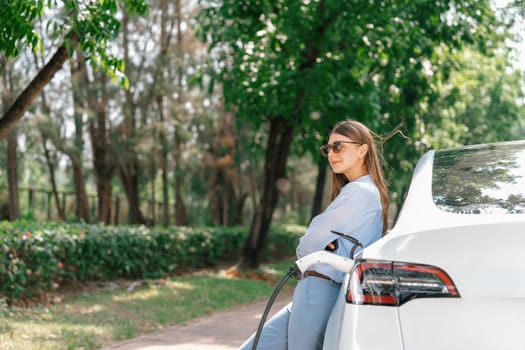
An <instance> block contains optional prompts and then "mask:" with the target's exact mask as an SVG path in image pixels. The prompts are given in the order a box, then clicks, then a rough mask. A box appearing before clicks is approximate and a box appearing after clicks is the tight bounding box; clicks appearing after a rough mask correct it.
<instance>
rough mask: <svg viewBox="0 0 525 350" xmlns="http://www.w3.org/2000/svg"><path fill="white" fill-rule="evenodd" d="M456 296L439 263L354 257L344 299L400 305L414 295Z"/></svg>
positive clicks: (360, 302)
mask: <svg viewBox="0 0 525 350" xmlns="http://www.w3.org/2000/svg"><path fill="white" fill-rule="evenodd" d="M443 297H445V298H457V297H459V292H458V290H457V288H456V286H455V284H454V282H453V281H452V279H451V278H450V277H449V275H448V274H447V273H446V272H445V271H443V270H441V269H440V268H438V267H435V266H430V265H421V264H411V263H402V262H392V261H378V260H361V261H357V262H356V264H355V265H354V269H353V270H352V274H351V276H350V283H349V285H348V290H347V293H346V301H347V302H349V303H352V304H365V305H366V304H368V305H386V306H400V305H403V304H404V303H406V302H407V301H409V300H412V299H417V298H443Z"/></svg>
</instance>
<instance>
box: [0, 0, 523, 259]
mask: <svg viewBox="0 0 525 350" xmlns="http://www.w3.org/2000/svg"><path fill="white" fill-rule="evenodd" d="M2 8H3V9H5V11H4V10H3V11H2V13H1V14H0V27H1V29H2V30H1V31H0V33H1V38H0V39H1V41H0V50H1V57H0V72H1V76H2V78H1V82H0V94H1V96H2V103H1V110H2V114H3V115H2V118H1V119H0V137H2V138H3V139H2V140H1V142H0V219H7V220H11V221H13V220H17V219H27V220H35V221H54V220H65V221H83V222H86V223H103V224H106V225H118V224H131V225H135V224H145V225H163V226H173V225H176V226H194V227H197V226H249V227H250V232H249V236H248V238H247V241H246V243H245V245H244V251H243V258H244V262H245V263H247V264H248V265H251V266H257V265H258V264H259V262H260V260H261V254H262V251H263V248H264V246H265V245H266V242H267V236H268V233H269V227H270V225H271V223H272V222H274V223H299V224H307V223H308V221H309V220H310V218H311V217H312V216H313V215H315V214H316V213H318V212H319V211H320V210H321V209H322V208H323V206H324V205H325V204H326V197H327V192H328V191H327V188H328V186H329V184H328V183H329V181H327V174H328V173H327V162H326V159H324V158H323V157H321V155H320V153H319V146H320V145H321V144H322V143H324V141H325V138H326V134H327V132H328V130H329V128H330V127H331V126H333V125H334V124H335V123H336V122H338V121H340V120H344V119H348V118H352V119H357V120H359V121H362V122H363V123H365V124H366V125H368V126H369V127H370V128H371V129H372V130H374V131H375V132H376V133H377V134H378V135H380V136H381V138H380V139H378V142H379V144H380V146H381V148H382V151H383V154H384V158H385V167H384V169H385V174H386V177H387V180H388V183H389V187H390V194H391V200H392V203H393V204H394V205H393V211H392V217H393V218H395V210H396V209H397V208H398V207H399V205H400V204H401V203H402V199H403V196H404V194H405V192H406V191H407V187H408V184H409V180H410V176H411V172H412V170H413V167H414V165H415V163H416V161H417V159H418V158H419V156H421V155H422V154H423V153H424V152H425V151H427V150H429V149H431V148H434V149H435V148H443V147H451V146H457V145H464V144H475V143H482V142H494V141H506V140H517V139H524V138H525V118H524V117H523V115H524V113H523V112H524V108H525V107H524V103H523V102H524V100H523V97H524V95H523V94H524V83H525V80H524V75H523V71H522V70H521V69H520V68H519V66H518V65H517V62H516V51H515V47H516V46H515V43H517V42H520V41H521V37H520V35H519V34H520V33H521V31H520V30H522V29H523V28H522V23H523V22H522V19H523V14H524V12H525V3H524V2H523V1H521V0H518V1H511V2H508V3H506V4H505V6H500V5H498V4H497V3H491V2H489V1H485V0H477V1H472V0H469V1H462V0H459V1H448V0H438V1H423V0H417V1H414V0H412V1H405V0H393V1H389V2H382V1H375V0H370V1H363V0H355V1H350V0H347V1H341V0H302V1H299V0H276V1H266V0H243V1H241V0H224V1H214V0H201V1H192V0H173V1H168V0H148V1H141V0H133V1H131V0H130V1H117V0H113V1H80V0H62V1H58V0H54V1H43V0H40V1H22V0H18V1H7V2H6V3H5V4H4V3H3V2H2ZM46 79H47V80H46Z"/></svg>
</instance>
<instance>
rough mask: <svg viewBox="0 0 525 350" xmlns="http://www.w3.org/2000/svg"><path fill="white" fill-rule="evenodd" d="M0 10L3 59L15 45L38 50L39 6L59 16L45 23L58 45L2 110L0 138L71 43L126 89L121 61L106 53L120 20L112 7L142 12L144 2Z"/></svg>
mask: <svg viewBox="0 0 525 350" xmlns="http://www.w3.org/2000/svg"><path fill="white" fill-rule="evenodd" d="M1 6H2V12H1V14H0V53H1V54H5V55H6V57H16V56H17V55H18V54H19V51H20V47H24V46H30V47H31V48H33V49H37V50H38V49H42V45H41V38H40V36H39V34H38V33H37V32H36V30H35V29H34V21H35V20H36V19H37V18H42V17H43V15H44V8H46V7H47V8H49V9H53V10H56V11H58V12H62V16H61V18H60V20H57V21H56V22H55V21H50V22H49V24H50V27H52V28H53V33H52V35H53V36H54V37H58V38H59V41H60V42H61V44H60V45H59V46H58V48H57V49H56V51H55V53H54V54H53V55H52V57H51V59H50V60H49V61H48V62H47V63H46V64H45V65H44V67H43V68H42V69H41V70H40V71H39V72H38V74H37V75H36V77H35V78H34V79H33V80H32V81H31V82H30V83H29V85H28V86H27V87H26V88H25V89H24V90H23V91H22V92H21V93H20V94H19V95H18V97H17V98H16V99H15V100H14V102H13V103H12V104H11V106H10V107H9V108H8V109H7V110H5V111H4V113H3V115H2V117H1V118H0V139H2V138H4V137H5V136H7V134H8V133H9V131H10V130H11V129H12V128H14V126H15V125H16V124H17V122H18V121H19V120H20V119H21V118H22V116H23V115H24V113H25V111H27V109H28V108H29V107H30V106H31V104H32V102H33V100H34V99H35V98H36V97H37V96H39V95H40V93H41V92H42V90H43V89H44V87H45V86H46V85H47V83H49V81H50V80H51V79H52V78H53V76H54V75H55V73H56V72H57V71H58V70H59V69H60V68H61V67H62V65H63V64H64V62H66V60H67V58H68V57H69V56H70V54H71V53H72V52H73V51H74V49H75V47H77V45H79V47H80V48H81V49H82V51H83V52H84V54H85V55H86V58H87V59H88V60H89V61H90V62H92V63H93V64H94V65H95V66H98V67H100V68H102V69H103V70H104V71H105V72H106V73H107V74H109V76H110V77H112V78H114V79H115V80H117V79H120V82H121V83H122V84H123V85H126V80H125V78H124V77H123V76H122V70H123V67H122V61H121V60H119V59H117V58H115V57H113V56H111V55H110V54H109V53H108V52H107V51H106V50H107V47H108V42H110V41H111V40H112V39H113V38H115V37H116V35H117V33H118V30H119V24H120V22H119V20H118V18H117V15H116V14H117V9H118V7H119V6H125V7H126V8H127V9H128V10H129V11H136V12H137V13H139V14H144V13H145V12H146V10H147V5H146V3H145V1H144V0H127V1H126V0H109V1H102V0H97V1H90V2H87V3H86V2H84V1H80V0H54V1H47V0H37V1H29V0H15V1H10V0H2V2H1Z"/></svg>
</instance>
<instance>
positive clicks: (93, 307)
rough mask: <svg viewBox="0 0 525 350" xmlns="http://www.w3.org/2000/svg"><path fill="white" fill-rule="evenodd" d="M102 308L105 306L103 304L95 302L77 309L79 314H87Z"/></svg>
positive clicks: (99, 310) (102, 309)
mask: <svg viewBox="0 0 525 350" xmlns="http://www.w3.org/2000/svg"><path fill="white" fill-rule="evenodd" d="M104 310H106V308H105V307H104V306H103V305H100V304H95V305H90V306H88V307H85V308H83V309H81V310H79V311H80V314H81V315H89V314H92V313H95V312H101V311H104Z"/></svg>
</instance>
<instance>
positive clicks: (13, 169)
mask: <svg viewBox="0 0 525 350" xmlns="http://www.w3.org/2000/svg"><path fill="white" fill-rule="evenodd" d="M17 149H18V140H17V132H16V128H13V129H12V130H11V132H10V133H9V136H8V137H7V182H8V187H9V203H8V207H9V220H10V221H14V220H16V219H18V218H20V206H19V201H18V156H17Z"/></svg>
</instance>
